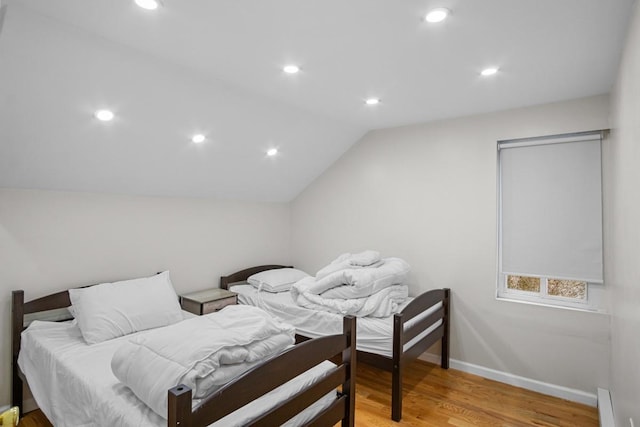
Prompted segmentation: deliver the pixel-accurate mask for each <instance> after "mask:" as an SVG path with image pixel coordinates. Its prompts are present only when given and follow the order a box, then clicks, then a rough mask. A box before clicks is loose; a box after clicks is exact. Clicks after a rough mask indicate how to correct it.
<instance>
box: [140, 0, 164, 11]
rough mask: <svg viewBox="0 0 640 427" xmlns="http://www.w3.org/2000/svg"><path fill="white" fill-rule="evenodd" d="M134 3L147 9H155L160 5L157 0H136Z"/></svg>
mask: <svg viewBox="0 0 640 427" xmlns="http://www.w3.org/2000/svg"><path fill="white" fill-rule="evenodd" d="M136 4H137V5H138V6H140V7H141V8H143V9H147V10H156V9H157V8H158V6H160V3H159V2H158V0H136Z"/></svg>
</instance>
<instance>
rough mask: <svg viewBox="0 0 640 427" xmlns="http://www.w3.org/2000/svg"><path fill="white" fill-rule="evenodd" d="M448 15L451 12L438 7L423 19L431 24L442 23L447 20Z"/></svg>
mask: <svg viewBox="0 0 640 427" xmlns="http://www.w3.org/2000/svg"><path fill="white" fill-rule="evenodd" d="M450 13H451V11H450V10H449V9H446V8H444V7H439V8H437V9H433V10H432V11H431V12H429V13H427V15H426V16H425V17H424V20H425V21H427V22H430V23H432V24H435V23H436V22H442V21H444V20H445V19H447V16H449V14H450Z"/></svg>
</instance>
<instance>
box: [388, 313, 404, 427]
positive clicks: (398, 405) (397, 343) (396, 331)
mask: <svg viewBox="0 0 640 427" xmlns="http://www.w3.org/2000/svg"><path fill="white" fill-rule="evenodd" d="M403 332H404V323H403V321H402V313H398V314H396V315H394V316H393V369H392V371H391V419H392V420H393V421H400V420H401V419H402V370H403V369H402V348H403V344H402V340H403Z"/></svg>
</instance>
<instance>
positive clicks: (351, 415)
mask: <svg viewBox="0 0 640 427" xmlns="http://www.w3.org/2000/svg"><path fill="white" fill-rule="evenodd" d="M342 333H343V334H346V336H347V341H348V342H347V345H348V346H349V348H348V349H346V350H344V351H343V352H342V363H344V364H347V366H348V367H347V369H348V377H349V379H348V380H347V381H346V382H345V383H344V384H343V385H342V392H343V393H344V394H347V396H349V401H348V403H347V405H348V408H347V411H348V413H347V414H346V416H345V417H344V418H343V419H342V427H353V426H354V425H355V416H356V354H357V352H356V318H355V317H353V316H345V317H344V320H343V322H342Z"/></svg>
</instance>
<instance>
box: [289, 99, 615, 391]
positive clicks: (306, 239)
mask: <svg viewBox="0 0 640 427" xmlns="http://www.w3.org/2000/svg"><path fill="white" fill-rule="evenodd" d="M608 102H609V100H608V97H607V96H598V97H592V98H586V99H581V100H576V101H571V102H564V103H557V104H549V105H544V106H538V107H532V108H526V109H519V110H509V111H505V112H499V113H494V114H487V115H481V116H474V117H466V118H460V119H454V120H446V121H439V122H433V123H426V124H421V125H415V126H407V127H401V128H395V129H386V130H380V131H374V132H371V133H369V134H367V135H366V136H365V137H364V138H363V139H362V140H361V141H360V142H359V143H357V144H356V145H355V146H354V147H352V148H351V149H350V150H349V151H348V152H347V153H346V154H345V155H344V156H343V157H342V158H341V159H340V160H339V161H338V162H336V163H335V164H334V165H333V166H332V167H331V168H330V169H329V170H328V171H327V172H325V174H324V175H322V176H321V177H320V178H319V179H318V180H316V181H315V182H314V183H313V184H312V185H311V186H309V187H308V188H307V189H306V190H305V191H304V192H303V193H301V194H300V195H299V196H298V197H297V198H296V199H295V200H294V201H293V202H292V211H291V218H292V251H291V253H292V261H293V263H294V265H296V266H298V267H300V268H302V269H304V270H307V271H310V272H314V271H316V270H317V269H318V268H320V267H322V266H323V265H324V264H326V263H328V262H329V261H330V260H331V259H332V258H333V257H335V256H336V255H338V254H339V253H341V252H344V251H358V250H363V249H366V248H371V249H378V250H380V251H381V252H382V253H383V254H385V255H394V256H400V257H402V258H405V259H406V260H407V261H408V262H409V263H410V264H411V265H412V266H413V270H414V274H413V283H412V291H413V293H414V294H415V293H419V292H420V291H423V290H426V289H429V288H433V287H450V288H451V289H452V294H453V297H452V313H453V320H452V332H451V333H452V344H451V350H452V357H453V358H455V359H458V360H461V361H464V362H468V363H473V364H476V365H480V366H484V367H487V368H492V369H496V370H500V371H505V372H509V373H512V374H516V375H520V376H523V377H527V378H532V379H535V380H539V381H544V382H547V383H551V384H556V385H560V386H565V387H570V388H573V389H577V390H582V391H585V392H589V393H595V392H596V387H597V386H600V387H606V386H608V376H609V372H608V358H609V317H608V316H607V315H603V314H594V313H586V312H578V311H569V310H564V309H557V308H547V307H541V306H534V305H525V304H519V303H511V302H504V301H497V300H496V299H495V292H496V268H497V267H496V265H497V261H496V258H497V247H496V242H497V237H496V221H497V219H496V211H497V208H496V141H497V140H501V139H511V138H520V137H531V136H539V135H549V134H558V133H565V132H575V131H587V130H594V129H604V128H608V127H609V124H608V115H609V111H608V106H609V103H608Z"/></svg>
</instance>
